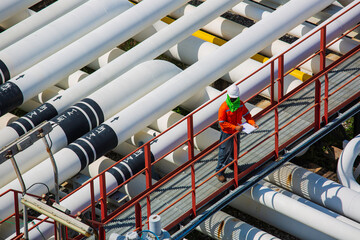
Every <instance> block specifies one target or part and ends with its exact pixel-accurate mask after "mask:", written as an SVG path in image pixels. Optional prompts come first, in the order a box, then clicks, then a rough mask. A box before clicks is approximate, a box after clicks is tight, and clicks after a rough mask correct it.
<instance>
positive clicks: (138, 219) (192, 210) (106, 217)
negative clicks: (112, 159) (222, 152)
mask: <svg viewBox="0 0 360 240" xmlns="http://www.w3.org/2000/svg"><path fill="white" fill-rule="evenodd" d="M344 14H345V13H344ZM339 17H340V16H339ZM333 21H335V19H334V20H333ZM330 23H331V22H329V23H328V24H330ZM356 27H358V26H356ZM352 30H353V29H351V30H349V32H350V31H352ZM314 34H320V44H319V45H320V50H319V52H318V53H316V54H313V55H312V56H310V57H309V58H307V59H306V60H304V61H303V62H302V63H301V64H304V63H305V62H306V61H309V60H310V59H311V58H313V57H315V56H316V55H317V54H319V55H320V72H319V73H318V74H317V75H315V76H313V77H312V78H311V79H309V80H308V81H307V82H305V83H303V84H302V85H301V86H299V87H297V88H295V89H294V90H292V91H291V92H289V93H287V94H284V91H283V86H284V77H285V76H287V75H288V74H289V72H290V71H288V72H286V73H285V70H284V59H286V58H285V56H286V54H287V53H288V52H289V51H291V50H292V49H293V48H295V47H296V46H298V45H300V44H301V43H303V42H304V41H306V39H308V38H309V37H311V36H313V35H314ZM346 34H347V33H345V34H344V36H345V35H346ZM334 42H335V41H333V42H331V43H330V44H329V45H331V44H334ZM329 45H328V46H329ZM328 46H326V26H324V27H322V28H320V29H319V30H318V31H316V32H314V33H312V34H311V35H309V36H308V37H307V38H305V39H301V40H300V41H299V42H298V43H297V44H296V45H294V46H292V47H291V48H289V49H288V50H287V51H285V52H284V53H282V54H281V55H280V56H278V57H277V58H275V59H272V60H269V61H268V62H266V63H265V64H264V65H263V66H262V67H261V68H259V69H258V70H257V71H255V72H254V73H252V74H251V75H249V76H248V77H246V78H244V79H243V80H242V81H240V82H238V83H237V84H240V83H241V82H243V81H246V80H247V79H249V78H250V77H252V76H254V75H255V74H257V73H258V72H259V71H261V70H263V69H264V68H265V67H268V66H269V67H270V81H269V84H268V85H267V86H265V87H264V88H263V89H261V90H260V91H258V92H257V93H256V94H254V96H256V95H258V94H259V93H260V92H262V91H263V90H265V89H268V88H270V100H271V104H270V105H269V106H268V107H267V108H265V109H264V110H262V111H261V112H260V113H258V114H257V115H256V116H255V119H256V120H258V119H260V118H262V117H264V116H265V115H266V114H268V113H270V112H274V116H275V117H274V131H273V132H271V133H269V134H268V135H267V136H266V137H264V138H263V139H262V140H261V141H260V142H258V143H257V145H256V146H252V147H250V148H249V149H247V150H246V151H245V152H243V153H242V154H241V155H240V156H238V155H239V154H238V149H237V141H238V139H237V137H236V136H237V134H236V133H234V134H233V135H231V136H230V137H228V138H227V139H226V140H224V141H227V140H228V139H233V141H234V153H235V154H234V156H235V159H234V160H233V161H232V162H231V163H229V164H228V165H227V166H225V167H224V168H226V167H228V166H230V165H231V164H233V165H234V178H233V179H231V180H230V181H228V182H227V183H225V184H224V185H223V186H222V187H220V188H219V189H218V190H217V191H215V192H214V193H212V194H209V195H208V196H207V197H206V198H204V199H203V200H201V201H200V202H197V194H196V193H197V190H198V189H199V188H201V187H202V186H204V185H205V184H206V183H207V182H209V180H211V179H212V178H213V177H214V176H215V175H216V174H217V173H213V174H211V175H210V176H208V177H207V178H205V179H204V180H202V181H201V182H200V183H198V184H196V181H195V179H196V178H195V176H196V171H195V167H194V164H195V163H196V162H198V161H199V160H201V159H203V158H204V157H205V156H207V155H208V154H210V153H211V152H212V151H214V150H215V149H216V148H218V147H219V146H220V145H221V144H222V142H219V141H217V142H215V143H213V144H211V145H210V146H208V147H207V148H206V149H204V150H203V151H201V152H200V153H199V154H197V155H195V153H194V138H195V137H196V136H198V135H200V134H201V133H203V132H204V131H206V129H208V128H210V127H211V126H213V125H214V124H215V123H216V122H217V120H215V121H213V122H212V123H210V124H208V125H207V126H206V127H205V128H203V129H202V130H200V131H198V132H197V133H194V124H193V119H194V115H195V114H198V113H199V111H201V110H203V109H205V110H206V107H207V106H208V105H209V104H211V103H212V102H214V101H215V100H217V99H218V98H220V97H221V96H222V95H224V94H225V93H226V92H223V93H222V94H221V95H219V96H218V97H216V98H215V99H213V100H211V101H209V102H208V103H207V104H205V105H203V106H202V107H200V108H198V109H196V110H195V111H193V112H192V113H190V114H189V115H188V116H186V117H184V118H183V119H182V120H180V121H179V122H177V123H176V124H174V125H173V126H171V127H170V128H169V129H167V130H166V131H164V132H163V133H161V134H160V135H158V136H157V137H155V138H153V139H152V140H151V141H149V142H147V143H145V144H144V145H143V146H141V147H140V148H138V149H137V150H134V151H133V152H131V153H130V154H128V155H127V156H126V157H124V158H123V159H122V160H120V161H118V162H117V163H116V164H118V163H119V162H121V161H123V160H124V159H126V158H127V157H129V156H130V155H131V154H133V153H135V152H136V151H138V150H139V149H143V150H144V154H145V168H144V169H142V170H141V171H139V172H138V173H136V174H134V175H133V176H132V177H131V178H129V179H127V180H126V181H124V182H123V183H122V184H120V185H119V186H118V187H116V188H114V189H112V190H111V191H109V192H107V190H106V180H105V173H106V171H107V170H109V169H110V168H111V167H109V168H108V169H107V170H105V171H104V172H102V173H100V174H99V175H98V176H96V177H94V178H92V179H91V180H89V181H88V182H87V183H86V184H84V185H82V186H81V187H79V188H78V189H76V190H75V191H73V192H72V193H71V194H69V195H68V196H66V198H67V197H70V196H71V195H72V194H74V193H75V192H76V191H78V190H79V189H80V188H83V187H85V186H87V185H89V186H90V192H91V200H90V204H89V205H88V206H87V207H86V208H85V209H83V210H82V211H83V212H84V211H87V210H90V211H91V220H90V222H91V223H92V225H93V226H94V227H95V228H97V231H98V235H99V239H105V229H104V226H105V225H106V224H107V223H109V222H110V221H112V220H113V219H114V218H116V217H118V216H119V215H121V214H122V213H124V212H125V211H127V210H129V209H130V208H134V212H135V228H136V230H142V228H143V226H144V224H146V223H147V221H145V223H143V221H142V209H141V206H140V201H142V200H145V201H146V212H147V219H148V218H149V217H150V215H151V213H152V211H151V198H150V194H151V193H153V192H155V191H156V190H157V189H159V188H160V187H162V186H164V185H165V184H166V183H168V182H169V181H170V180H171V179H173V178H174V177H176V176H177V175H178V174H179V173H181V172H183V171H185V170H186V169H190V172H191V188H190V189H189V190H188V191H186V192H185V193H184V194H183V195H181V196H179V197H178V199H176V200H175V201H174V202H172V203H171V204H169V205H168V206H166V207H164V208H163V209H161V210H160V211H159V212H158V214H163V213H164V212H166V211H167V210H169V209H170V208H171V207H173V206H174V205H175V204H177V203H179V202H180V201H182V200H184V199H185V198H186V197H187V196H190V198H191V203H192V204H191V207H189V209H188V210H187V211H186V212H185V213H183V214H182V215H181V216H179V217H178V218H177V219H176V220H175V221H173V222H172V223H171V224H169V225H168V226H166V228H167V229H171V228H172V227H174V226H175V225H177V224H178V223H180V222H181V221H182V220H184V219H185V218H187V217H195V216H196V215H197V211H198V209H199V208H201V207H202V206H204V205H205V204H206V203H208V202H209V201H210V200H211V199H213V198H214V197H215V196H217V195H219V194H220V193H221V192H223V191H224V190H225V189H228V188H229V187H230V186H233V187H235V188H236V187H238V183H239V180H240V179H241V178H243V177H244V176H246V175H247V174H249V173H251V171H253V170H254V169H256V168H257V167H259V166H260V165H262V164H264V163H265V162H266V161H268V160H269V159H270V158H271V157H274V158H276V159H277V158H279V156H280V151H281V150H282V149H284V148H285V147H286V146H287V145H289V144H290V143H292V142H293V141H294V140H296V139H297V138H299V137H300V136H302V135H303V134H304V133H306V132H308V131H311V130H314V131H317V130H318V129H319V128H320V127H321V123H324V124H326V123H328V118H329V116H330V115H332V114H333V113H334V112H336V111H338V110H339V109H340V108H342V107H343V106H345V105H347V104H349V103H350V102H351V101H352V100H354V99H355V98H357V97H359V96H360V93H358V94H355V95H353V96H350V97H349V99H348V100H347V101H345V102H344V103H342V104H341V105H339V106H338V107H337V108H334V109H332V110H331V111H330V112H329V111H328V101H329V98H331V96H332V95H334V94H335V93H336V92H338V91H340V90H341V89H343V88H344V87H345V86H346V85H348V84H349V83H350V82H352V81H354V80H356V79H358V78H359V75H357V76H355V77H354V78H352V79H350V80H349V81H347V82H346V83H344V84H343V85H342V86H339V87H338V88H337V89H336V90H334V91H333V92H331V93H328V91H329V79H328V72H329V71H330V70H332V69H333V68H334V67H336V66H337V65H339V64H341V63H342V62H343V61H346V60H347V59H348V58H349V57H350V56H352V55H353V54H355V53H357V52H358V51H359V48H360V47H359V46H358V47H356V48H355V49H353V50H352V51H350V52H349V53H347V54H346V55H344V56H343V57H342V58H341V59H340V60H338V61H336V62H334V63H333V64H331V65H330V66H325V52H326V49H327V48H328ZM275 64H278V65H277V69H278V73H277V77H276V79H275ZM299 66H300V65H298V66H295V67H294V68H298V67H299ZM322 76H325V81H324V91H325V94H324V97H323V98H321V82H320V77H322ZM275 81H277V83H278V90H277V91H278V92H277V95H278V99H277V100H276V99H275V86H274V85H275V84H274V83H275ZM311 84H314V85H315V88H314V92H315V100H314V103H313V104H312V105H311V106H309V107H308V108H307V109H305V110H304V111H303V112H301V113H299V114H298V115H297V116H296V117H294V118H293V119H291V120H290V121H288V122H286V123H284V124H283V125H282V126H280V125H279V107H280V106H281V105H282V104H284V103H285V102H286V101H288V100H289V99H290V98H291V97H293V96H295V95H296V94H297V93H299V92H301V91H302V90H303V89H305V88H306V87H307V86H309V85H311ZM249 100H251V98H249V99H246V100H245V101H244V102H248V101H249ZM322 102H323V106H324V115H323V116H321V111H320V110H321V109H320V106H321V103H322ZM311 110H313V111H314V120H313V123H311V124H310V125H309V126H304V129H303V130H302V131H300V132H299V133H297V134H296V135H295V136H293V137H292V138H290V139H288V140H287V141H286V142H284V143H282V144H281V143H280V132H281V131H282V130H284V129H285V128H286V127H288V126H289V125H291V124H292V123H293V122H294V121H296V120H297V119H299V118H300V117H303V116H304V115H305V114H308V113H309V112H310V111H311ZM184 121H186V123H187V139H186V140H185V141H183V142H181V143H180V144H179V145H177V146H175V147H174V148H173V149H172V150H171V151H169V152H168V153H167V154H165V155H164V156H161V157H160V158H158V159H156V160H155V161H154V162H151V146H150V143H151V142H152V141H154V140H155V139H157V138H159V137H161V136H162V135H163V134H165V133H167V132H170V131H172V129H174V128H175V127H176V126H178V125H179V124H181V123H182V122H184ZM271 138H274V150H273V151H271V152H270V153H268V154H267V155H266V156H265V157H264V158H262V159H260V160H259V161H258V162H256V163H255V164H253V165H252V166H251V167H249V168H248V169H246V170H244V171H242V172H241V173H239V172H238V160H239V159H241V158H242V157H244V156H245V155H247V154H249V153H252V152H253V151H254V150H256V149H258V148H259V146H260V147H261V144H263V143H265V142H266V141H267V140H269V139H271ZM184 144H186V145H187V146H188V161H187V162H186V163H185V164H183V165H181V166H179V167H177V168H176V169H175V170H174V171H172V172H171V173H169V174H167V175H166V176H164V177H162V178H161V179H160V180H159V181H157V182H156V183H153V182H152V171H151V169H152V166H154V165H155V164H156V163H158V162H159V161H161V160H162V159H164V158H165V157H166V156H167V155H168V154H170V153H171V152H173V151H175V150H177V149H179V148H180V147H181V146H183V145H184ZM114 165H115V164H114ZM114 165H113V166H114ZM113 166H112V167H113ZM140 174H145V176H146V190H145V191H143V192H142V193H141V194H139V195H137V196H135V197H134V198H133V199H132V200H131V201H128V202H126V203H125V204H123V205H122V206H121V207H120V208H118V209H116V210H114V211H113V212H111V213H108V207H107V201H106V200H107V197H108V196H109V195H111V194H112V193H114V192H115V191H117V190H118V189H120V188H121V187H123V186H124V185H125V184H127V183H129V182H130V181H131V180H132V179H134V178H135V177H137V176H139V175H140ZM95 181H98V184H99V186H100V193H99V196H100V197H98V198H97V197H96V196H97V194H95V192H94V184H96V182H95ZM10 191H11V190H10ZM10 191H8V192H6V193H3V194H1V195H0V197H1V196H2V195H5V194H7V193H9V192H10ZM18 194H19V192H16V191H14V203H15V213H14V214H13V215H11V216H9V217H8V218H6V219H4V220H2V221H1V222H0V224H1V223H2V222H4V221H6V220H8V219H9V218H11V217H13V216H15V219H16V220H15V221H16V233H17V235H18V237H20V236H21V233H20V224H19V214H18V209H19V207H18V201H17V199H18V197H17V196H18ZM62 200H63V199H62ZM97 203H100V212H101V216H100V219H97V218H96V215H95V208H96V207H95V206H96V204H97ZM43 221H47V220H43ZM39 224H40V223H39ZM33 228H34V227H33ZM33 228H31V229H33ZM79 238H80V237H79Z"/></svg>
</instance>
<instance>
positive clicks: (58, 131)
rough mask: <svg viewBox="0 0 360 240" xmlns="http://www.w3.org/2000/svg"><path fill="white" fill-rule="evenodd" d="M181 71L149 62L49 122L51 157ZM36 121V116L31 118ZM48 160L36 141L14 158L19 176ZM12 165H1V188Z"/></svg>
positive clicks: (10, 177) (9, 177)
mask: <svg viewBox="0 0 360 240" xmlns="http://www.w3.org/2000/svg"><path fill="white" fill-rule="evenodd" d="M180 71H181V70H180V69H179V68H178V67H176V66H175V65H174V64H172V63H169V62H165V61H161V60H152V61H148V62H144V63H142V64H139V65H137V66H136V67H134V68H132V69H131V70H130V71H128V72H126V73H125V74H123V75H122V76H120V77H118V78H117V79H115V80H113V81H112V82H111V83H109V84H107V85H105V86H104V87H102V88H100V89H99V90H98V91H96V92H94V93H93V94H91V95H89V96H88V97H87V98H85V99H83V100H82V101H80V102H79V103H77V104H75V105H73V106H71V107H70V108H68V109H67V110H66V111H64V112H63V113H62V114H60V115H58V116H57V117H54V118H52V119H51V120H50V122H51V123H52V125H53V126H54V127H53V130H52V131H51V132H50V133H49V134H48V135H47V136H46V137H47V138H48V139H49V140H50V141H51V142H52V145H51V150H52V152H53V153H55V152H57V151H58V150H60V149H61V148H63V147H65V146H66V145H68V144H70V143H71V142H73V141H74V140H75V139H77V138H79V137H81V136H82V135H83V134H85V133H87V132H88V131H90V130H92V129H93V128H95V127H97V126H98V125H99V124H101V123H102V122H103V121H104V120H106V119H108V118H109V117H111V116H113V115H114V114H115V113H117V112H119V111H121V110H122V109H123V108H125V107H127V106H128V105H130V104H131V103H132V102H134V101H136V100H137V99H139V98H141V97H142V96H143V95H145V94H147V93H148V92H150V91H151V90H153V89H154V88H156V87H158V86H159V85H161V84H163V83H164V82H166V81H167V80H168V79H170V78H171V77H173V76H175V75H176V74H178V73H179V72H180ZM34 117H36V116H34ZM47 157H48V153H47V151H46V149H45V146H44V143H43V142H42V141H37V142H35V143H34V144H33V145H31V146H30V147H28V148H27V149H25V150H24V151H22V152H20V153H18V154H17V155H16V156H15V159H16V162H17V164H18V166H19V170H20V171H21V172H25V171H28V170H29V169H31V168H33V167H34V166H35V165H37V164H39V163H40V162H41V161H43V160H44V159H46V158H47ZM12 168H13V167H12V164H11V161H6V162H4V163H2V164H1V165H0V186H1V187H2V186H4V185H5V184H7V183H9V182H10V181H12V180H13V179H15V178H16V175H15V171H12Z"/></svg>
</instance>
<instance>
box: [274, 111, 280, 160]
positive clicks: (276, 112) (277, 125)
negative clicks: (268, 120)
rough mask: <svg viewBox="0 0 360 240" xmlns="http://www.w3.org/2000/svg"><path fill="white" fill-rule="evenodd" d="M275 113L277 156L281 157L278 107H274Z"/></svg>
mask: <svg viewBox="0 0 360 240" xmlns="http://www.w3.org/2000/svg"><path fill="white" fill-rule="evenodd" d="M274 115H275V135H274V136H275V158H276V159H278V158H279V110H278V107H276V108H275V109H274Z"/></svg>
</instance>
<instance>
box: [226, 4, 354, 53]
mask: <svg viewBox="0 0 360 240" xmlns="http://www.w3.org/2000/svg"><path fill="white" fill-rule="evenodd" d="M232 10H233V11H234V12H236V13H237V14H239V15H241V16H244V17H248V18H251V19H253V20H255V21H260V20H261V19H263V18H265V17H266V16H268V15H269V14H271V12H272V11H273V10H272V9H270V8H267V7H264V6H261V5H258V4H255V5H254V3H252V4H248V3H245V2H242V3H239V4H238V5H236V6H235V7H234V8H232ZM315 27H316V26H314V25H312V24H309V23H306V22H304V23H302V24H300V25H299V26H297V27H295V28H294V29H292V30H291V31H289V34H291V35H294V36H296V37H298V38H300V37H302V36H304V35H305V34H306V33H308V32H309V31H311V30H312V29H314V28H315ZM355 46H357V43H356V42H355V41H354V40H351V39H349V38H342V39H341V40H340V41H338V42H337V43H335V44H333V45H332V46H330V48H329V49H330V50H333V51H335V52H338V53H341V54H345V53H347V52H348V51H350V50H351V49H352V48H354V47H355Z"/></svg>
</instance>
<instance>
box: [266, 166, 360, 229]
mask: <svg viewBox="0 0 360 240" xmlns="http://www.w3.org/2000/svg"><path fill="white" fill-rule="evenodd" d="M265 180H267V181H270V182H272V183H274V184H276V185H278V186H280V187H282V188H284V189H286V190H289V191H291V192H294V193H296V194H297V195H299V196H302V197H304V198H307V199H309V200H311V201H313V202H315V203H317V204H319V205H321V206H324V207H326V208H328V209H331V210H332V211H334V212H337V213H339V214H341V215H344V216H346V217H348V218H351V219H353V220H355V221H357V222H360V215H359V213H360V206H359V204H358V203H359V201H360V194H359V193H358V192H356V191H354V190H351V189H349V188H347V187H344V186H342V185H340V184H338V183H336V182H333V181H331V180H329V179H326V178H324V177H321V176H319V175H317V174H315V173H312V172H310V171H308V170H306V169H303V168H301V167H298V166H296V165H294V164H292V163H287V164H286V165H284V166H283V167H281V168H279V169H277V170H275V171H274V172H273V173H272V174H270V175H269V176H267V177H266V178H265Z"/></svg>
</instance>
